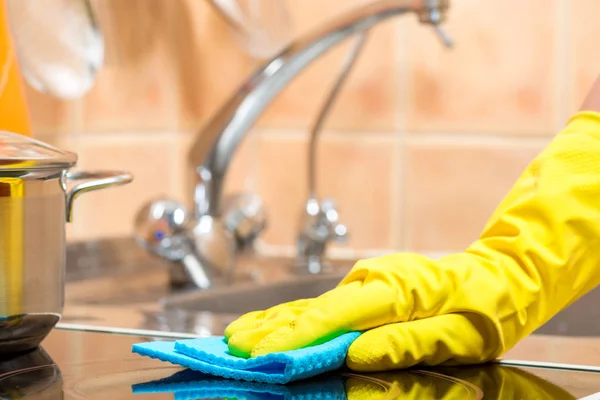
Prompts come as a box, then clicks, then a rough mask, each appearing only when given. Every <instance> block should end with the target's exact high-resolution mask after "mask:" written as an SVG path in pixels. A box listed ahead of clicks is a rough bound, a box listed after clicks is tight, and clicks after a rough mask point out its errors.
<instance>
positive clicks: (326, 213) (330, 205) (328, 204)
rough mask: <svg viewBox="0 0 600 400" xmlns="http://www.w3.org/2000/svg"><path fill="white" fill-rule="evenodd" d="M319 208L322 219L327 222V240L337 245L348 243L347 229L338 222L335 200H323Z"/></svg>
mask: <svg viewBox="0 0 600 400" xmlns="http://www.w3.org/2000/svg"><path fill="white" fill-rule="evenodd" d="M320 208H321V213H322V215H323V218H324V220H325V221H326V222H327V227H328V231H329V235H328V239H332V240H335V241H336V242H338V243H346V242H347V241H348V228H347V227H346V225H344V224H342V223H340V222H339V213H338V211H337V206H336V203H335V200H333V199H324V200H323V201H322V202H321V207H320Z"/></svg>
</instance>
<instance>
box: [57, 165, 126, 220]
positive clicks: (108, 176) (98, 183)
mask: <svg viewBox="0 0 600 400" xmlns="http://www.w3.org/2000/svg"><path fill="white" fill-rule="evenodd" d="M85 179H93V180H92V181H89V182H83V183H80V184H78V185H75V186H74V187H73V188H72V189H71V190H70V191H69V192H68V193H67V201H66V207H67V209H66V214H67V215H66V216H67V222H71V221H72V219H73V218H72V214H73V201H74V200H75V198H76V197H77V196H79V195H80V194H82V193H86V192H91V191H93V190H100V189H104V188H107V187H111V186H120V185H125V184H127V183H129V182H131V181H132V180H133V175H131V174H130V173H128V172H123V171H76V172H68V173H67V174H66V180H67V182H72V181H81V180H85Z"/></svg>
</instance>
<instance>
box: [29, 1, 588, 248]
mask: <svg viewBox="0 0 600 400" xmlns="http://www.w3.org/2000/svg"><path fill="white" fill-rule="evenodd" d="M366 2H367V0H351V1H348V0H345V1H342V0H328V1H322V0H302V1H299V0H298V1H296V0H288V1H287V4H288V5H289V7H290V10H291V12H292V16H293V18H294V26H293V29H294V32H295V33H296V34H304V33H306V32H309V31H310V30H311V29H312V28H314V27H317V26H319V25H320V24H321V23H323V22H324V21H326V20H328V19H330V18H332V17H334V16H335V15H336V14H338V13H340V12H343V11H344V10H345V9H348V8H350V7H351V6H356V5H360V4H362V3H366ZM97 4H98V6H99V14H100V18H101V22H102V23H103V24H104V26H105V29H106V31H107V36H108V37H107V43H108V57H107V58H108V65H107V67H106V68H105V69H104V70H103V71H102V72H101V73H100V75H99V77H98V82H97V84H96V86H95V87H94V89H93V90H92V91H91V92H90V93H89V94H88V95H86V96H85V98H83V99H81V100H79V101H75V102H60V101H57V100H53V99H51V98H49V97H47V96H45V95H42V94H39V93H36V92H35V91H33V90H29V92H28V96H29V101H30V105H31V110H32V116H33V120H34V124H35V129H36V135H37V136H38V137H40V138H42V139H45V140H48V141H51V142H54V143H57V144H60V145H62V146H66V147H68V148H71V149H73V150H76V151H77V152H78V153H79V154H80V159H81V163H80V165H81V167H83V168H109V169H115V168H122V169H127V170H130V171H132V172H133V173H134V174H135V176H136V180H135V183H133V184H131V185H130V186H129V187H127V188H119V189H112V190H107V191H105V192H104V193H94V194H88V195H86V196H82V197H81V198H80V199H79V202H78V204H77V206H76V210H75V220H74V222H73V224H72V225H71V226H70V227H69V238H70V239H71V240H78V239H90V238H95V237H105V236H113V235H129V234H131V232H132V225H133V224H132V222H133V215H134V213H135V211H136V210H137V209H138V208H139V207H140V205H141V204H142V203H144V202H145V201H147V200H149V199H151V198H154V197H156V196H162V195H164V196H167V195H168V196H175V197H178V198H180V199H182V200H185V199H184V193H185V191H186V186H185V183H184V180H183V178H182V177H183V176H184V173H185V171H186V170H187V164H186V156H187V150H188V148H189V144H190V143H191V141H192V138H193V135H194V134H195V133H196V132H197V131H198V130H200V129H201V127H202V124H203V123H205V122H206V121H207V118H208V117H209V116H210V115H211V114H212V113H213V112H214V111H215V110H216V109H217V108H218V107H219V106H220V105H221V104H222V103H223V102H224V101H225V99H226V98H227V96H228V95H229V94H230V93H231V92H232V91H233V90H234V89H235V88H236V87H237V86H238V85H239V84H240V83H241V82H242V81H243V79H244V78H245V77H246V76H247V75H248V74H249V73H251V71H252V70H253V68H254V67H256V65H257V63H258V62H257V61H255V60H252V59H251V58H249V57H248V56H246V55H244V53H243V52H241V51H240V49H239V47H237V45H236V42H235V40H233V39H232V37H231V35H230V32H229V31H228V28H227V26H226V24H225V23H224V22H223V21H222V20H221V19H220V18H219V17H217V16H216V14H215V13H214V11H213V10H212V9H211V8H210V7H209V6H208V5H207V4H206V3H205V2H202V1H197V0H176V1H165V0H128V1H121V0H102V1H99V2H97ZM599 13H600V5H599V3H598V1H597V0H577V1H571V0H551V1H548V0H529V1H527V2H523V1H521V0H488V1H475V0H453V2H452V9H451V12H450V14H449V19H448V23H447V30H448V32H450V33H451V34H452V35H453V37H454V39H455V41H456V47H455V48H454V49H453V50H447V49H444V48H443V47H442V46H441V44H440V42H439V41H438V40H437V38H436V37H435V35H434V33H433V31H432V30H431V29H427V28H424V27H422V26H419V25H418V23H417V22H416V21H415V18H414V17H413V16H409V17H408V18H406V17H405V18H400V19H394V20H391V21H389V22H387V23H385V24H383V25H381V26H380V27H378V28H376V29H375V30H374V31H373V32H372V34H371V35H370V37H369V42H368V43H369V45H368V47H367V48H366V49H365V51H364V53H363V55H362V58H361V59H360V60H359V62H358V64H357V66H356V69H355V70H354V71H353V73H352V75H351V77H350V81H349V82H348V84H347V86H346V87H345V88H344V89H343V91H342V96H341V99H340V101H339V103H338V104H337V105H336V106H335V108H334V110H333V112H332V114H331V116H330V118H329V120H328V122H327V127H326V129H325V131H324V132H323V137H322V140H321V145H320V147H319V154H318V166H319V169H318V171H319V180H318V190H319V194H320V195H321V196H331V197H333V198H335V199H336V200H337V202H338V204H339V210H340V213H341V218H342V219H343V221H344V222H346V223H347V225H348V226H349V230H350V235H351V236H350V241H349V243H348V244H346V245H340V246H338V247H339V248H340V249H344V248H347V249H351V250H356V251H359V252H366V251H371V250H373V251H389V250H397V249H408V250H419V251H440V250H441V251H452V250H460V249H461V248H463V247H464V246H465V245H467V244H468V243H469V242H470V241H472V240H474V239H475V238H476V237H477V235H478V233H479V231H480V230H481V228H482V227H483V224H484V223H485V220H486V218H487V217H488V216H489V215H490V213H491V212H492V211H493V209H494V207H495V205H496V204H497V203H498V202H499V201H500V200H501V198H502V196H503V195H504V194H505V193H506V191H507V190H508V188H510V186H511V184H512V182H514V180H515V179H516V178H517V176H518V175H519V173H520V172H521V171H522V169H523V168H524V167H525V165H526V164H527V163H528V162H529V161H530V160H531V159H532V158H533V157H534V156H535V154H536V153H537V152H538V151H539V150H540V149H541V148H542V147H543V146H544V145H545V144H546V143H547V142H548V141H549V140H550V139H551V137H552V135H554V134H555V133H556V132H557V131H558V130H559V129H560V128H561V126H562V125H563V124H564V122H565V121H566V120H567V118H568V116H569V114H570V113H572V112H573V111H574V110H576V109H577V107H578V105H579V103H580V102H581V100H582V97H583V96H584V95H585V92H586V90H587V87H588V86H589V84H590V82H591V81H592V80H593V79H594V77H595V76H596V74H597V73H598V72H599V71H600V61H598V60H599V59H600V58H598V57H594V56H593V54H594V53H595V51H596V49H595V47H594V46H595V41H594V40H593V38H595V37H597V36H598V35H599V34H600V28H598V27H597V24H595V23H594V22H595V21H594V16H595V15H598V14H599ZM348 49H349V46H348V45H345V46H342V47H340V49H337V50H336V51H334V52H332V53H331V54H330V55H328V56H326V57H324V58H323V59H322V60H320V61H318V62H316V63H314V65H312V66H311V67H310V68H309V69H307V71H305V72H304V73H303V74H302V75H301V76H300V77H299V78H298V79H297V80H296V81H294V82H293V84H292V85H290V87H289V88H287V89H286V90H284V92H283V93H282V94H281V95H280V96H279V97H278V98H277V100H276V101H275V102H274V103H273V104H272V105H271V107H270V108H269V109H268V111H267V112H266V113H265V114H264V116H263V117H262V118H261V119H260V120H259V122H258V124H257V126H256V129H255V130H254V131H253V132H252V134H251V135H249V137H248V138H247V139H246V140H245V141H244V143H243V146H242V148H241V149H240V150H239V152H238V154H237V155H236V160H235V162H234V166H233V168H232V171H231V175H230V179H229V181H228V189H229V190H230V191H232V190H237V189H244V190H255V191H258V193H259V194H260V195H261V196H262V197H263V198H264V200H265V202H266V204H267V206H268V211H269V215H270V228H269V230H268V232H266V234H265V236H264V244H265V245H266V246H270V248H271V249H274V250H282V251H283V250H286V249H290V248H291V246H292V245H293V242H294V232H295V225H296V222H297V218H298V216H299V213H300V211H301V208H302V204H303V201H304V199H305V196H306V144H307V136H308V130H309V128H310V125H311V123H312V120H313V118H314V115H315V112H316V111H317V109H318V107H319V105H320V104H321V103H322V100H323V95H324V94H325V93H326V90H327V88H328V87H329V85H330V84H331V81H332V78H333V76H334V73H335V71H336V69H337V68H338V67H339V65H340V64H341V62H342V60H343V58H344V55H345V51H347V50H348Z"/></svg>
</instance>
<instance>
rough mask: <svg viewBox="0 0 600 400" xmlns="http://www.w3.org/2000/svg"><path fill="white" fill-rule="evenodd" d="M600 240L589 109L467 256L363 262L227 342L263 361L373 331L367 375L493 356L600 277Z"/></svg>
mask: <svg viewBox="0 0 600 400" xmlns="http://www.w3.org/2000/svg"><path fill="white" fill-rule="evenodd" d="M482 190H485V189H483V188H482ZM599 239H600V114H597V113H593V112H580V113H578V114H577V115H575V116H574V117H573V118H572V119H571V120H570V121H569V124H568V125H567V127H566V128H565V129H564V130H563V131H562V132H560V133H559V134H558V135H557V136H556V137H555V138H554V140H553V141H552V142H551V143H550V144H549V146H548V147H547V148H545V149H544V150H543V151H542V152H541V153H540V154H539V155H538V156H537V157H536V158H535V160H534V161H533V162H532V163H531V164H530V165H529V166H528V167H527V169H526V170H525V171H524V173H523V174H522V175H521V177H520V178H519V179H518V180H517V182H516V183H515V185H514V187H513V188H512V189H511V190H510V192H509V193H508V195H507V196H506V198H505V199H504V200H503V201H502V203H501V204H500V205H499V207H498V208H497V209H496V211H495V213H494V214H493V215H492V217H491V218H490V220H489V221H488V223H487V225H486V226H485V229H484V231H483V233H482V234H481V236H480V237H479V239H478V240H476V241H475V242H474V243H473V244H472V245H471V246H469V247H468V248H467V249H466V250H465V251H464V252H461V253H457V254H452V255H448V256H445V257H442V258H440V259H438V260H432V259H428V258H426V257H423V256H420V255H418V254H392V255H387V256H383V257H377V258H372V259H366V260H362V261H359V262H358V263H357V264H356V265H355V266H354V267H353V269H352V270H351V271H350V273H349V274H348V275H347V276H346V277H345V278H344V279H343V281H342V282H341V283H340V284H339V285H338V286H337V287H336V288H335V289H333V290H331V291H329V292H327V293H325V294H324V295H322V296H320V297H318V298H314V299H303V300H299V301H295V302H291V303H287V304H281V305H277V306H275V307H273V308H271V309H269V310H265V311H255V312H251V313H249V314H246V315H244V316H242V317H241V318H239V319H238V320H236V321H234V322H233V323H232V324H230V325H229V326H228V327H227V329H226V330H225V337H226V340H227V341H228V344H229V349H230V351H231V353H232V354H237V355H240V356H245V357H248V356H253V357H254V356H258V355H262V354H266V353H271V352H277V351H284V350H292V349H298V348H302V347H305V346H309V345H313V344H317V343H320V342H323V341H327V340H330V339H332V338H333V337H335V336H338V335H340V334H342V333H345V332H348V331H363V332H364V333H363V334H362V335H361V336H360V337H359V338H358V339H357V340H356V341H355V342H354V343H353V344H352V346H351V347H350V349H349V352H348V355H347V360H346V362H347V365H348V366H349V367H350V368H351V369H354V370H358V371H382V370H389V369H396V368H404V367H410V366H413V365H416V364H425V365H437V364H476V363H482V362H486V361H489V360H492V359H495V358H496V357H498V356H500V355H502V354H503V353H505V352H506V351H507V350H509V349H510V348H512V347H513V346H514V345H515V344H516V343H517V342H518V341H519V340H521V339H522V338H524V337H525V336H527V335H529V334H530V333H531V332H533V331H534V330H535V329H537V328H538V327H540V326H541V325H542V324H544V323H545V322H546V321H548V320H549V319H550V318H551V317H552V316H554V315H555V314H556V313H558V312H559V311H560V310H561V309H563V308H564V307H566V306H567V305H569V304H571V303H572V302H573V301H575V300H577V299H578V298H579V297H581V296H582V295H583V294H585V293H586V292H588V291H590V290H591V289H593V288H594V287H595V286H597V285H598V284H599V283H600V251H599V250H598V249H600V246H599V242H600V240H599Z"/></svg>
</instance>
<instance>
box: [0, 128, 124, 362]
mask: <svg viewBox="0 0 600 400" xmlns="http://www.w3.org/2000/svg"><path fill="white" fill-rule="evenodd" d="M76 163H77V155H76V154H75V153H72V152H68V151H62V150H59V149H57V148H55V147H52V146H50V145H48V144H46V143H43V142H40V141H37V140H34V139H32V138H29V137H26V136H22V135H17V134H14V133H10V132H3V131H0V355H2V354H7V353H15V352H21V351H27V350H31V349H33V348H36V347H37V346H38V345H39V343H40V342H41V341H42V340H43V339H44V338H45V337H46V335H47V334H48V333H49V332H50V331H51V330H52V328H54V326H55V325H56V323H57V322H58V321H59V320H60V318H61V315H62V312H63V305H64V285H65V282H64V276H65V257H66V245H65V241H66V239H65V222H70V221H71V217H72V208H73V201H74V200H75V198H76V197H77V196H79V195H80V194H82V193H85V192H88V191H92V190H98V189H103V188H107V187H110V186H116V185H123V184H126V183H129V182H131V181H132V179H133V178H132V176H131V175H130V174H128V173H126V172H120V171H97V172H86V171H78V172H69V169H70V168H71V167H73V166H74V165H75V164H76ZM75 181H85V182H82V183H79V184H76V185H74V186H73V187H72V188H71V189H70V190H69V189H68V184H69V183H70V182H75Z"/></svg>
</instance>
